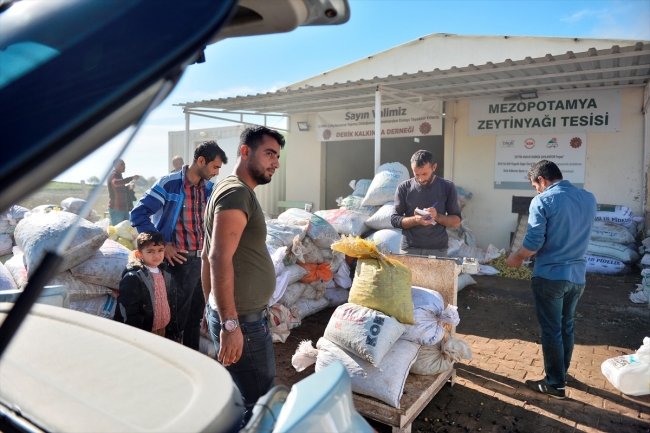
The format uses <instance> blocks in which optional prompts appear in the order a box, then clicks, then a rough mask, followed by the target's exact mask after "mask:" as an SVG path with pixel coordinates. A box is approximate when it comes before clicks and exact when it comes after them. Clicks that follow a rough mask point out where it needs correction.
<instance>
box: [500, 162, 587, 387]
mask: <svg viewBox="0 0 650 433" xmlns="http://www.w3.org/2000/svg"><path fill="white" fill-rule="evenodd" d="M528 179H529V180H530V183H531V184H532V185H533V187H534V188H535V189H536V190H537V193H538V195H537V196H536V197H534V198H533V200H532V201H531V203H530V210H529V214H530V215H529V217H528V231H527V232H526V237H525V238H524V242H523V244H522V247H521V249H519V250H518V251H516V252H514V253H512V254H510V257H508V261H507V265H508V266H512V267H519V266H521V264H522V262H523V261H524V260H525V259H527V258H528V257H530V256H532V255H533V254H537V257H536V259H535V268H534V269H533V280H532V284H531V286H532V290H533V298H534V301H535V313H536V314H537V321H538V322H539V326H540V328H541V330H542V352H543V354H544V370H545V371H546V377H545V378H544V379H541V380H527V381H526V386H528V387H529V388H531V389H532V390H534V391H537V392H541V393H543V394H547V395H549V396H551V397H554V398H559V399H563V398H564V397H565V386H566V373H567V370H568V369H569V364H570V363H571V355H572V354H573V315H574V313H575V311H576V306H577V305H578V300H579V299H580V296H582V293H583V292H584V289H585V283H586V261H585V259H584V255H585V253H586V252H587V244H588V243H589V236H590V234H591V229H592V227H593V224H594V218H595V217H596V198H595V197H594V195H593V194H592V193H590V192H587V191H585V190H583V189H579V188H576V187H575V186H573V185H571V182H569V181H568V180H563V179H562V172H561V171H560V169H559V168H558V167H557V165H555V163H553V162H551V161H547V160H542V161H539V162H538V163H536V164H533V166H532V167H531V168H530V170H528Z"/></svg>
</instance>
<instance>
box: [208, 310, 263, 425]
mask: <svg viewBox="0 0 650 433" xmlns="http://www.w3.org/2000/svg"><path fill="white" fill-rule="evenodd" d="M205 309H206V317H207V319H208V328H209V329H210V336H211V337H212V341H213V343H214V347H215V349H216V351H217V354H219V347H220V346H219V333H220V332H221V321H220V319H219V314H218V313H217V312H216V311H215V310H213V309H212V308H211V307H210V304H209V303H208V305H206V307H205ZM239 326H240V327H241V330H242V333H243V335H244V349H243V351H242V355H241V358H240V359H239V361H237V363H236V364H230V365H229V366H228V367H226V370H228V371H229V372H230V376H232V379H233V381H234V382H235V385H237V388H239V391H241V394H242V397H244V402H245V404H246V418H245V420H248V418H249V417H250V414H251V410H252V409H253V406H254V405H255V403H256V402H257V400H258V399H259V398H260V397H261V396H263V395H264V394H266V393H267V392H269V391H270V390H271V388H273V384H274V380H275V353H274V352H273V339H272V337H271V331H270V328H269V324H268V319H267V318H264V319H261V320H258V321H256V322H247V323H240V324H239Z"/></svg>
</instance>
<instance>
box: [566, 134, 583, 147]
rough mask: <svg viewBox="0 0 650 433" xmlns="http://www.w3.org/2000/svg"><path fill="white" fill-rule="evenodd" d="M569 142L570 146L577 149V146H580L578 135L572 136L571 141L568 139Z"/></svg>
mask: <svg viewBox="0 0 650 433" xmlns="http://www.w3.org/2000/svg"><path fill="white" fill-rule="evenodd" d="M569 144H570V145H571V147H573V148H574V149H577V148H579V147H580V146H582V140H581V139H580V137H573V138H572V139H571V141H569Z"/></svg>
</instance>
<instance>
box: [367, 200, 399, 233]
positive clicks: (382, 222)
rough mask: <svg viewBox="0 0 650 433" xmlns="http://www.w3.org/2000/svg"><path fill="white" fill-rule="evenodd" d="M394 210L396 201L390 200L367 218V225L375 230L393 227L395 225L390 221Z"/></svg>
mask: <svg viewBox="0 0 650 433" xmlns="http://www.w3.org/2000/svg"><path fill="white" fill-rule="evenodd" d="M394 211H395V202H393V201H389V202H388V203H386V204H385V205H383V206H382V207H380V208H379V210H378V211H377V212H375V213H374V214H373V215H372V216H371V217H370V218H368V219H367V220H366V225H367V226H368V227H370V228H371V229H375V230H382V229H392V228H393V225H392V224H391V223H390V217H391V215H393V212H394Z"/></svg>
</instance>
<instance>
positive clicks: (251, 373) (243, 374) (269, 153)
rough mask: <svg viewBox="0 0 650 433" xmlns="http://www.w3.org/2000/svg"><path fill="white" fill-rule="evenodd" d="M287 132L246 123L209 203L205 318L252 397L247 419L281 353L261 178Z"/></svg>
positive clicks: (221, 357)
mask: <svg viewBox="0 0 650 433" xmlns="http://www.w3.org/2000/svg"><path fill="white" fill-rule="evenodd" d="M283 147H284V137H283V136H282V135H281V134H280V133H279V132H277V131H274V130H271V129H269V128H266V127H263V126H255V127H250V128H246V129H245V130H244V132H242V134H241V137H240V141H239V148H238V149H237V156H238V157H239V158H238V160H237V165H236V166H235V171H234V174H233V175H231V176H228V177H227V178H225V179H223V180H222V181H221V182H219V184H218V185H217V186H216V187H215V188H214V190H213V192H212V195H211V196H210V201H209V202H208V205H207V207H206V211H205V219H204V220H205V244H204V248H203V254H202V256H201V258H202V261H203V265H202V268H201V281H202V283H203V293H204V295H205V299H206V304H207V306H206V319H207V324H208V327H209V329H210V334H211V336H212V340H213V342H214V344H215V348H216V350H217V352H218V354H217V360H218V361H219V362H221V363H222V364H223V365H224V366H225V367H226V368H227V369H228V371H229V372H230V375H231V376H232V378H233V380H234V382H235V384H236V385H237V387H238V388H239V390H240V391H241V393H242V396H243V397H244V400H245V404H246V417H245V421H247V420H248V418H250V414H251V410H252V408H253V406H254V404H255V403H256V402H257V400H258V399H259V398H260V397H261V396H263V395H264V394H266V393H267V392H268V391H269V390H270V389H271V388H272V387H273V381H274V378H275V355H274V353H273V340H272V338H271V333H270V330H269V326H268V322H267V316H268V303H269V299H270V298H271V296H272V295H273V291H274V290H275V269H274V267H273V262H272V261H271V257H270V256H269V253H268V250H267V248H266V222H265V220H264V214H263V212H262V208H261V206H260V203H259V202H258V201H257V197H256V196H255V192H254V191H253V190H254V189H255V187H256V186H258V185H264V184H267V183H269V182H270V181H271V177H272V176H273V173H274V172H275V170H277V169H278V168H279V167H280V163H279V158H280V150H281V149H282V148H283Z"/></svg>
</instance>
